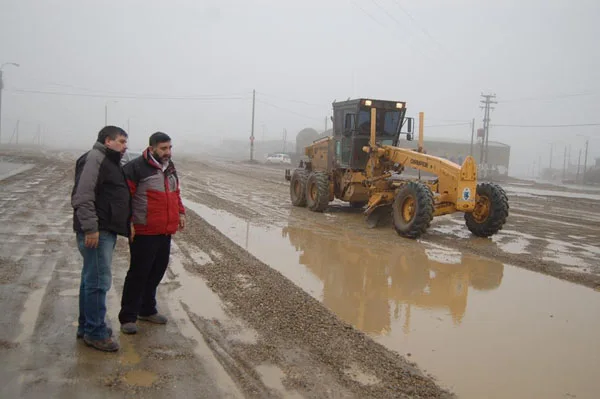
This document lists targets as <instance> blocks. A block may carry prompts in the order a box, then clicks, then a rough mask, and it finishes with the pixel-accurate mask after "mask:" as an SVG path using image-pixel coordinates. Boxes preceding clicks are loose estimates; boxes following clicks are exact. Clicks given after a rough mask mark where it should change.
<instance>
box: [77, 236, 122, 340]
mask: <svg viewBox="0 0 600 399" xmlns="http://www.w3.org/2000/svg"><path fill="white" fill-rule="evenodd" d="M116 244H117V235H116V234H115V233H111V232H108V231H100V239H99V240H98V247H97V248H87V247H86V246H85V235H84V234H83V233H77V246H78V247H79V253H81V256H83V269H82V270H81V284H80V286H79V327H78V331H77V332H78V333H79V334H81V333H83V334H84V335H85V336H86V337H87V338H89V339H91V340H98V339H105V338H108V331H107V330H106V323H105V321H104V319H105V316H106V293H107V292H108V290H110V287H111V283H112V274H111V263H112V255H113V252H114V250H115V245H116Z"/></svg>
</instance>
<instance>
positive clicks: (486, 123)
mask: <svg viewBox="0 0 600 399" xmlns="http://www.w3.org/2000/svg"><path fill="white" fill-rule="evenodd" d="M481 97H483V98H484V100H481V101H480V102H481V103H482V104H484V106H482V107H480V108H481V109H483V110H484V117H483V131H484V137H483V140H482V143H481V144H482V145H483V146H484V148H483V151H482V152H483V156H484V161H483V165H484V177H487V176H488V169H489V165H488V160H489V157H488V155H489V141H490V110H493V109H494V107H492V106H491V105H492V104H498V102H497V101H495V100H494V99H495V98H496V95H495V94H481Z"/></svg>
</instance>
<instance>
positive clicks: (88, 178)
mask: <svg viewBox="0 0 600 399" xmlns="http://www.w3.org/2000/svg"><path fill="white" fill-rule="evenodd" d="M126 150H127V133H125V131H124V130H123V129H121V128H119V127H116V126H106V127H104V128H102V130H100V132H99V133H98V140H97V142H96V143H95V144H94V146H93V148H92V149H91V150H90V151H88V152H86V153H85V154H83V155H82V156H81V157H80V158H79V159H78V160H77V164H76V167H75V185H74V187H73V192H72V195H71V204H72V206H73V229H74V230H75V232H76V235H77V245H78V247H79V252H80V253H81V256H82V257H83V270H82V272H81V284H80V288H79V327H78V329H77V338H83V340H84V342H85V343H86V344H87V345H89V346H91V347H93V348H96V349H98V350H102V351H107V352H114V351H117V350H118V349H119V345H118V344H117V343H116V342H115V341H113V339H112V331H111V330H110V329H109V328H107V326H106V323H105V321H104V318H105V316H106V293H107V292H108V290H109V289H110V287H111V283H112V275H111V263H112V255H113V251H114V249H115V245H116V243H117V235H122V236H129V232H130V226H129V222H130V218H131V197H130V194H129V188H128V187H127V182H126V181H125V176H124V175H123V170H122V169H121V164H120V161H121V157H122V156H123V154H124V153H125V151H126Z"/></svg>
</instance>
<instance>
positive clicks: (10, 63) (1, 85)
mask: <svg viewBox="0 0 600 399" xmlns="http://www.w3.org/2000/svg"><path fill="white" fill-rule="evenodd" d="M4 65H12V66H15V67H17V68H18V67H19V64H17V63H16V62H5V63H4V64H2V65H0V144H1V143H2V89H3V88H4V81H3V80H2V72H3V71H2V68H4Z"/></svg>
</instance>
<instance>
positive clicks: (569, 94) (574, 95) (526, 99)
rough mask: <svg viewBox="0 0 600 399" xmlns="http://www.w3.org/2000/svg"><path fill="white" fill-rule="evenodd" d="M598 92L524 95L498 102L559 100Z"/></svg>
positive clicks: (587, 95)
mask: <svg viewBox="0 0 600 399" xmlns="http://www.w3.org/2000/svg"><path fill="white" fill-rule="evenodd" d="M598 94H599V93H598V92H592V91H586V92H581V93H567V94H556V95H554V96H544V97H524V98H517V99H513V100H504V101H499V102H500V103H502V104H506V103H518V102H526V101H554V100H560V99H563V98H572V97H589V96H596V95H598Z"/></svg>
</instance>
